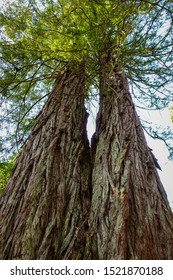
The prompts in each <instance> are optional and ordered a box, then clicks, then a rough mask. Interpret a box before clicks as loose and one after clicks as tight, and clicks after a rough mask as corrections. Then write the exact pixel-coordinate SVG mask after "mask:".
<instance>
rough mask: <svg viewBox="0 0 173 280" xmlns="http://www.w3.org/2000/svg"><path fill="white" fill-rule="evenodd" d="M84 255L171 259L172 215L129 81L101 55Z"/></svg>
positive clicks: (172, 244) (92, 256)
mask: <svg viewBox="0 0 173 280" xmlns="http://www.w3.org/2000/svg"><path fill="white" fill-rule="evenodd" d="M100 63H101V75H100V80H101V83H100V90H101V94H100V109H99V112H98V116H97V123H96V132H95V134H94V135H93V138H92V142H91V143H92V144H91V145H92V147H91V153H92V162H93V171H92V205H91V210H90V217H89V231H88V234H87V235H88V236H87V244H86V251H85V258H86V259H173V213H172V212H171V209H170V207H169V203H168V200H167V197H166V194H165V191H164V188H163V186H162V184H161V182H160V180H159V177H158V173H157V171H156V168H155V165H154V162H153V159H152V156H151V154H150V151H149V148H148V146H147V143H146V140H145V136H144V133H143V130H142V127H141V124H140V120H139V118H138V116H137V114H136V112H135V108H134V105H133V101H132V99H131V96H130V93H129V90H128V82H127V79H126V78H125V76H124V75H123V73H122V72H121V71H120V69H118V67H115V68H114V69H113V70H112V68H111V67H110V68H109V63H107V61H106V56H104V55H103V56H102V57H101V60H100Z"/></svg>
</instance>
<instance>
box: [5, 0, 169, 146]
mask: <svg viewBox="0 0 173 280" xmlns="http://www.w3.org/2000/svg"><path fill="white" fill-rule="evenodd" d="M172 14H173V4H172V3H171V1H167V0H157V1H155V0H150V1H134V0H126V1H120V0H116V1H115V0H93V1H87V0H84V1H81V0H44V1H41V0H35V1H34V0H17V1H12V3H10V4H9V5H7V6H6V7H5V8H4V10H3V9H2V11H1V12H0V30H1V35H0V52H1V57H0V92H1V97H0V102H1V103H2V114H0V118H1V123H2V127H1V130H3V131H4V130H6V140H7V141H6V143H7V142H8V145H7V144H6V146H7V147H5V148H4V151H7V150H10V148H9V146H10V145H11V144H10V143H12V145H11V146H13V147H14V146H16V145H17V146H20V144H21V142H22V141H24V140H25V138H26V136H27V135H28V132H29V130H30V129H31V127H32V125H33V123H34V118H35V116H36V114H37V113H38V111H39V110H40V108H41V106H42V104H43V102H44V101H45V98H46V97H47V95H48V94H49V92H50V91H51V89H52V86H53V82H54V80H55V79H56V77H57V75H58V74H59V73H61V71H63V68H64V67H65V66H66V65H67V63H68V64H73V63H76V62H78V61H85V64H86V75H87V77H86V78H87V79H86V82H87V89H86V90H88V89H90V88H91V87H93V86H94V87H96V86H98V73H99V56H100V53H106V54H107V55H109V54H113V56H114V61H113V63H112V67H114V64H115V63H116V62H117V61H118V63H119V64H120V66H121V68H122V70H123V71H125V73H126V75H127V77H128V79H129V82H130V84H131V85H132V86H133V91H132V93H133V96H134V100H138V101H140V102H142V103H143V106H144V107H145V108H149V109H150V108H152V109H153V108H154V109H159V108H163V107H165V106H167V105H168V104H169V102H170V101H171V100H172V99H173V98H172V94H171V93H170V83H171V79H172V74H171V67H172V59H173V56H172V52H171V51H172V36H171V35H172V24H171V23H172V20H173V19H172ZM87 94H88V96H89V92H87ZM4 125H5V126H6V127H7V128H5V127H4ZM11 126H12V127H13V128H14V127H16V131H15V132H14V129H12V127H11ZM12 151H13V148H12Z"/></svg>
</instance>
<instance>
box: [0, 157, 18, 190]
mask: <svg viewBox="0 0 173 280" xmlns="http://www.w3.org/2000/svg"><path fill="white" fill-rule="evenodd" d="M15 159H16V156H12V157H11V158H10V159H9V161H4V162H0V193H1V192H2V191H3V189H4V188H5V186H6V184H7V181H8V178H9V176H10V174H11V171H12V168H13V166H14V163H15Z"/></svg>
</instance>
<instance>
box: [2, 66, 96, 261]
mask: <svg viewBox="0 0 173 280" xmlns="http://www.w3.org/2000/svg"><path fill="white" fill-rule="evenodd" d="M84 76H85V73H84V67H82V66H80V67H79V69H74V70H73V71H72V70H69V69H67V70H66V71H65V73H64V74H62V75H61V76H60V77H59V78H57V81H56V85H55V88H54V90H53V92H52V93H51V95H50V97H49V99H48V101H47V102H46V104H45V106H44V108H43V110H42V112H41V114H40V115H39V116H38V118H37V122H36V125H35V127H34V129H33V130H32V132H31V134H30V136H29V138H28V140H27V142H26V144H25V146H24V148H23V150H22V152H21V154H20V155H19V157H18V159H17V162H16V165H15V167H14V170H13V174H12V176H11V178H10V180H9V182H8V185H7V188H6V190H5V193H4V195H3V196H2V198H1V217H0V220H1V236H0V238H1V246H0V251H1V254H0V257H1V259H82V256H83V251H84V245H85V231H86V226H87V213H88V211H89V207H90V197H89V196H90V192H89V189H90V181H91V173H90V170H91V168H90V155H89V143H88V139H87V134H86V122H87V113H86V110H85V107H84V97H85V92H84V88H85V87H84Z"/></svg>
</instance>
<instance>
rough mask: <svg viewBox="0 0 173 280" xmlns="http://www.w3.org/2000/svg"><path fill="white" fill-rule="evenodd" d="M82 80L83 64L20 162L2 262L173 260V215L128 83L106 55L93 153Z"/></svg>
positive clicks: (54, 97) (64, 81) (62, 87)
mask: <svg viewBox="0 0 173 280" xmlns="http://www.w3.org/2000/svg"><path fill="white" fill-rule="evenodd" d="M84 77H85V71H84V67H83V66H82V65H80V67H74V69H73V70H71V69H67V70H66V71H65V72H64V74H62V75H60V76H59V77H58V78H57V81H56V85H55V88H54V90H53V92H52V93H51V95H50V96H49V99H48V101H47V102H46V104H45V106H44V108H43V110H42V112H41V113H40V115H39V116H38V118H37V120H36V125H35V127H34V128H33V130H32V132H31V134H30V136H29V138H28V140H27V142H26V144H25V146H24V147H23V150H22V152H21V154H20V155H19V157H18V159H17V162H16V165H15V167H14V170H13V173H12V176H11V178H10V180H9V182H8V185H7V188H6V189H5V192H4V195H3V196H2V198H1V200H0V207H1V211H0V215H1V216H0V219H1V225H0V234H1V236H0V241H1V244H0V258H1V259H173V213H172V212H171V209H170V207H169V203H168V200H167V197H166V194H165V191H164V188H163V186H162V184H161V182H160V179H159V176H158V174H157V171H156V168H155V165H154V161H153V157H152V155H151V152H150V150H149V148H148V146H147V143H146V141H145V137H144V134H143V130H142V127H141V124H140V120H139V118H138V116H137V114H136V111H135V108H134V104H133V101H132V99H131V96H130V93H129V90H128V82H127V79H126V78H125V76H124V75H123V73H122V72H121V71H120V69H119V67H118V66H117V67H114V69H112V66H111V64H110V63H109V60H108V59H107V56H106V55H103V56H101V59H100V109H99V113H98V116H97V121H96V132H95V134H94V135H93V137H92V141H91V149H90V148H89V143H88V139H87V134H86V122H87V113H86V110H85V107H84V96H85V92H84V88H85V85H84V84H85V79H84ZM91 171H92V172H91Z"/></svg>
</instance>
